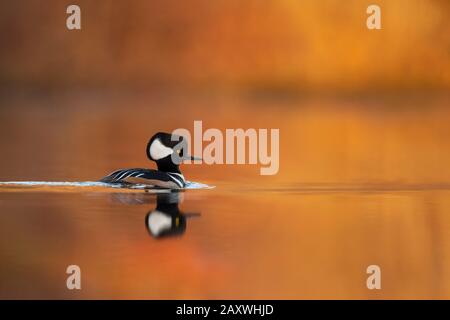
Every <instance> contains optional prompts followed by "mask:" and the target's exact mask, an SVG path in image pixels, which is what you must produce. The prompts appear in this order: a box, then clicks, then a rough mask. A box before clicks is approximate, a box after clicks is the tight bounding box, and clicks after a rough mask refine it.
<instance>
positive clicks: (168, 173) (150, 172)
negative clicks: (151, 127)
mask: <svg viewBox="0 0 450 320" xmlns="http://www.w3.org/2000/svg"><path fill="white" fill-rule="evenodd" d="M186 147H187V142H186V139H184V138H183V137H181V136H177V135H173V134H170V133H164V132H158V133H157V134H155V135H154V136H153V137H151V138H150V140H149V142H148V144H147V157H148V158H149V159H150V160H152V161H155V162H156V165H157V167H158V170H154V169H142V168H133V169H120V170H117V171H114V172H112V173H110V174H109V175H107V176H106V177H104V178H103V179H101V180H100V181H101V182H105V183H115V184H123V185H133V184H143V185H148V186H152V187H155V188H164V189H182V188H184V187H185V186H186V180H185V179H184V176H183V174H182V173H181V171H180V164H181V161H182V160H184V159H190V160H198V158H196V157H192V156H189V155H185V154H183V153H184V152H185V150H187V148H186Z"/></svg>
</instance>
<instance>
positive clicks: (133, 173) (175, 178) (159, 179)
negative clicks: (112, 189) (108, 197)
mask: <svg viewBox="0 0 450 320" xmlns="http://www.w3.org/2000/svg"><path fill="white" fill-rule="evenodd" d="M100 181H101V182H105V183H117V184H144V185H148V186H154V187H159V188H167V189H180V188H184V186H185V185H186V182H185V180H184V177H183V175H182V174H181V173H176V172H164V171H160V170H153V169H142V168H133V169H120V170H117V171H114V172H112V173H110V174H109V175H107V176H106V177H104V178H102V179H101V180H100Z"/></svg>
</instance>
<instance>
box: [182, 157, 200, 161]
mask: <svg viewBox="0 0 450 320" xmlns="http://www.w3.org/2000/svg"><path fill="white" fill-rule="evenodd" d="M185 159H186V160H192V161H202V160H203V159H202V158H201V157H194V156H186V157H185Z"/></svg>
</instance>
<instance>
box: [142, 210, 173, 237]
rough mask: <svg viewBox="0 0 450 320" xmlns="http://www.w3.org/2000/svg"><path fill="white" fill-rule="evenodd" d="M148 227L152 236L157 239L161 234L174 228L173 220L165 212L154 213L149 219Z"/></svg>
mask: <svg viewBox="0 0 450 320" xmlns="http://www.w3.org/2000/svg"><path fill="white" fill-rule="evenodd" d="M147 225H148V228H149V229H150V232H151V233H152V235H154V236H155V237H157V236H159V235H160V234H161V232H163V231H164V230H167V229H170V228H171V227H172V218H171V217H170V216H168V215H166V214H164V213H163V212H160V211H153V212H152V213H150V216H149V217H148V220H147Z"/></svg>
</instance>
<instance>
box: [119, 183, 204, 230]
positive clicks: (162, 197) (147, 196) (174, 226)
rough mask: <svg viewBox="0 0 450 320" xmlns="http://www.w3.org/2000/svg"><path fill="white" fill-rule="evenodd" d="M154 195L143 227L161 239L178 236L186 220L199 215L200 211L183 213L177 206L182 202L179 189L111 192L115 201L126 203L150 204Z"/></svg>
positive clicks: (184, 228)
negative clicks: (154, 206) (153, 204)
mask: <svg viewBox="0 0 450 320" xmlns="http://www.w3.org/2000/svg"><path fill="white" fill-rule="evenodd" d="M155 196H156V208H154V209H153V210H150V211H148V213H147V215H146V216H145V227H146V228H147V230H148V232H149V234H150V235H151V236H152V237H154V238H156V239H162V238H167V237H172V236H180V235H182V234H184V232H185V231H186V225H187V223H186V220H187V219H188V218H191V217H199V216H200V213H183V212H181V211H180V209H179V208H178V205H179V203H181V202H183V198H184V194H183V192H179V191H172V192H170V191H168V192H162V193H157V194H151V193H116V194H113V200H114V201H115V202H120V203H126V204H137V205H140V204H152V203H154V201H155V200H154V199H155Z"/></svg>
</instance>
